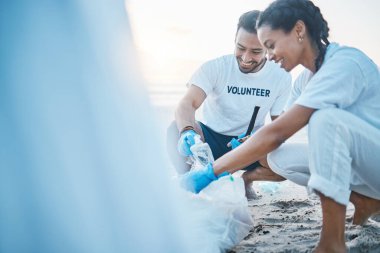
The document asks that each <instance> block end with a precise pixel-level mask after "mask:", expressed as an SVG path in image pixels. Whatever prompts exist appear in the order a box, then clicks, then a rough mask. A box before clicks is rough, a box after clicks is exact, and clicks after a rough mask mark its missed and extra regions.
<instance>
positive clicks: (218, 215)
mask: <svg viewBox="0 0 380 253" xmlns="http://www.w3.org/2000/svg"><path fill="white" fill-rule="evenodd" d="M186 194H187V195H186V196H187V198H189V208H190V210H191V217H190V220H191V222H192V223H193V224H197V229H198V230H199V234H200V235H202V237H203V238H196V239H195V240H196V242H194V243H198V244H202V245H201V246H199V247H198V248H203V249H204V251H203V252H210V253H211V252H225V251H227V250H229V249H231V248H233V247H234V246H236V245H237V244H239V243H240V242H241V241H242V240H243V239H244V238H245V237H246V236H247V235H248V234H249V231H250V229H251V228H252V227H253V218H252V216H251V214H250V211H249V208H248V201H247V198H246V197H245V189H244V182H243V180H242V178H240V177H238V178H235V177H233V176H225V177H221V178H220V179H218V180H216V181H214V182H212V183H211V184H210V185H209V186H207V187H206V188H205V189H203V190H202V191H201V192H200V193H199V194H193V193H191V192H186Z"/></svg>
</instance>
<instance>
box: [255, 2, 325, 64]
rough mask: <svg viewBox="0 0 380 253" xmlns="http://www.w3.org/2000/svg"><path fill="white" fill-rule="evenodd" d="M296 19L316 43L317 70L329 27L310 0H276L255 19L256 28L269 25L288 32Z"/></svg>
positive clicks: (321, 59)
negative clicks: (302, 24) (303, 24)
mask: <svg viewBox="0 0 380 253" xmlns="http://www.w3.org/2000/svg"><path fill="white" fill-rule="evenodd" d="M298 20H302V21H303V22H304V23H305V25H306V28H307V31H308V33H309V35H310V37H311V39H312V40H313V41H314V42H315V43H316V45H317V47H318V49H319V54H318V57H317V59H315V67H316V70H318V69H319V68H320V67H321V65H322V62H323V59H324V56H325V53H326V47H327V46H328V45H329V43H330V42H329V41H328V39H327V38H328V37H329V27H328V24H327V21H326V20H325V19H324V18H323V16H322V13H321V11H320V9H319V8H318V7H317V6H315V5H314V3H313V2H312V1H310V0H276V1H274V2H273V3H271V4H270V5H269V6H268V7H267V8H266V9H265V10H264V11H263V12H262V13H261V14H260V17H259V19H258V21H257V24H256V27H257V29H258V28H260V27H261V26H263V25H269V26H270V27H271V29H272V30H276V29H281V30H283V31H284V32H285V33H289V32H290V31H291V30H292V29H293V27H294V26H295V24H296V23H297V21H298Z"/></svg>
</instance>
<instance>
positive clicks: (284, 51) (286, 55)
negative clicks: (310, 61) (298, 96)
mask: <svg viewBox="0 0 380 253" xmlns="http://www.w3.org/2000/svg"><path fill="white" fill-rule="evenodd" d="M257 35H258V38H259V40H260V43H261V44H262V45H263V46H264V47H265V48H266V49H267V54H268V58H269V60H273V61H275V62H276V63H278V64H280V67H281V68H284V69H285V70H286V71H288V72H289V71H291V70H292V69H293V68H295V67H296V66H297V65H298V64H300V63H301V56H302V53H303V49H304V48H303V46H302V42H303V41H300V40H299V38H300V36H299V35H297V32H296V31H295V29H293V30H292V31H290V32H289V33H285V32H284V31H283V30H281V29H277V30H272V29H271V27H270V26H268V25H264V26H262V27H260V28H259V29H258V30H257Z"/></svg>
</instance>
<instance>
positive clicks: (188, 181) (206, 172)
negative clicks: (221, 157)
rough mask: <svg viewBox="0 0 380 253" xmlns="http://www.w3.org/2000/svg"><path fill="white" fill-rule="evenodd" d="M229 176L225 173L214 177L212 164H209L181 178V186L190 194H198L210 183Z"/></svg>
mask: <svg viewBox="0 0 380 253" xmlns="http://www.w3.org/2000/svg"><path fill="white" fill-rule="evenodd" d="M229 174H230V173H228V172H227V171H225V172H223V173H222V174H220V175H219V176H216V175H215V173H214V169H213V167H212V164H211V163H209V164H207V165H206V166H205V167H204V168H203V169H201V170H194V171H190V172H187V173H186V174H184V175H183V176H182V177H181V186H182V187H183V188H185V189H187V190H189V191H191V192H194V193H199V192H200V191H201V190H203V188H205V187H206V186H208V185H209V184H210V183H211V182H212V181H214V180H217V179H218V178H220V177H223V176H227V175H229Z"/></svg>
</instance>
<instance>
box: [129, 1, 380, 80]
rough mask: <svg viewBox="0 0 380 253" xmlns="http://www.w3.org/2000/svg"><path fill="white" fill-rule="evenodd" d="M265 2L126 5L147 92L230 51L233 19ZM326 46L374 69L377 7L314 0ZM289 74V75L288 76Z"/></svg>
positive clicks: (378, 58) (379, 51) (379, 59)
mask: <svg viewBox="0 0 380 253" xmlns="http://www.w3.org/2000/svg"><path fill="white" fill-rule="evenodd" d="M270 2H271V1H268V0H250V1H249V0H227V1H220V0H192V1H184V0H160V1H157V0H127V2H126V6H127V11H128V13H129V17H130V22H131V27H132V33H133V36H134V41H135V45H136V48H137V50H138V57H139V63H138V64H139V65H140V69H141V70H142V73H143V75H144V78H145V80H146V81H147V83H148V84H149V86H151V87H152V86H160V87H162V86H165V85H171V86H172V85H180V86H183V85H184V84H185V83H186V82H187V81H188V79H189V78H190V76H191V74H192V73H193V72H194V71H195V70H196V69H197V68H198V67H199V66H200V65H201V64H202V63H203V62H205V61H207V60H210V59H212V58H216V57H218V56H221V55H225V54H231V53H233V51H234V37H235V32H236V25H237V21H238V18H239V16H240V15H241V14H242V13H244V12H246V11H249V10H253V9H258V10H263V9H265V7H266V6H267V5H268V4H269V3H270ZM313 2H314V3H315V5H317V6H318V7H319V8H320V9H321V11H322V14H323V15H324V17H325V19H326V20H327V22H328V23H329V27H330V37H329V39H330V41H334V42H339V43H340V44H344V45H349V46H354V47H357V48H359V49H361V50H362V51H364V52H365V53H366V54H368V55H369V56H370V57H371V58H372V59H373V60H374V61H375V62H376V63H377V64H378V65H380V46H379V42H380V32H376V31H378V30H379V27H380V17H379V14H378V10H379V9H380V1H378V0H362V1H359V0H315V1H313ZM293 74H294V73H293Z"/></svg>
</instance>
